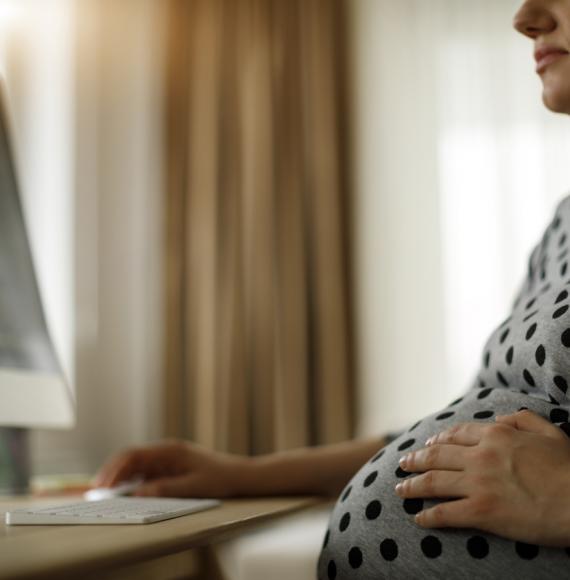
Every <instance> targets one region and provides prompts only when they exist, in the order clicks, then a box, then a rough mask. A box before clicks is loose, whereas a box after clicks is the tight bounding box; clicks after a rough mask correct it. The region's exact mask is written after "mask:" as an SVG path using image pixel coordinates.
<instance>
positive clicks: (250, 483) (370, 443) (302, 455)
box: [236, 437, 386, 497]
mask: <svg viewBox="0 0 570 580" xmlns="http://www.w3.org/2000/svg"><path fill="white" fill-rule="evenodd" d="M385 445H386V439H385V437H374V438H371V439H357V440H351V441H343V442H342V443H335V444H332V445H321V446H318V447H303V448H300V449H293V450H289V451H280V452H277V453H270V454H267V455H261V456H256V457H248V458H244V463H243V465H242V466H241V469H240V473H239V476H238V478H237V488H236V493H237V494H238V495H242V496H258V495H279V494H283V495H287V494H316V495H325V496H335V497H336V496H337V495H338V494H339V493H340V492H341V491H342V490H343V489H344V487H345V485H346V484H347V483H348V481H349V480H350V479H351V477H352V476H353V475H354V474H355V473H356V472H357V471H358V469H359V468H360V467H361V466H362V465H363V464H364V463H365V462H366V461H367V460H369V459H371V458H372V456H373V455H374V454H375V453H376V452H377V451H379V450H380V449H381V448H382V447H384V446H385Z"/></svg>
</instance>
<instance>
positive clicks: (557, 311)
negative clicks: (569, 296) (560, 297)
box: [552, 305, 568, 318]
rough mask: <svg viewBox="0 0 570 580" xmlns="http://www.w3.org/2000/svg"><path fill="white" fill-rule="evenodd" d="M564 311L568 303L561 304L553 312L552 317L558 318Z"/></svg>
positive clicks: (566, 309) (566, 310)
mask: <svg viewBox="0 0 570 580" xmlns="http://www.w3.org/2000/svg"><path fill="white" fill-rule="evenodd" d="M566 312H568V305H565V306H561V307H560V308H558V310H556V311H555V312H554V314H553V315H552V318H560V317H561V316H562V315H563V314H566Z"/></svg>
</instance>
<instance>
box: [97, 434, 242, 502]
mask: <svg viewBox="0 0 570 580" xmlns="http://www.w3.org/2000/svg"><path fill="white" fill-rule="evenodd" d="M245 459H246V458H245V457H242V456H239V455H231V454H228V453H221V452H215V451H210V450H208V449H206V448H205V447H202V446H201V445H198V444H196V443H191V442H188V441H180V440H166V441H164V442H161V443H158V444H156V445H151V446H147V447H138V448H132V449H127V450H125V451H123V452H121V453H118V454H117V455H115V456H114V457H112V458H111V459H110V460H109V461H107V462H106V463H105V464H104V465H103V467H102V468H101V469H100V470H99V472H98V474H97V475H96V477H95V480H94V486H96V487H113V486H116V485H118V484H119V483H121V482H124V481H129V480H132V479H136V478H142V479H144V483H142V484H141V485H140V487H138V488H137V489H136V491H135V492H134V493H133V495H136V496H149V497H216V498H221V497H231V496H232V495H236V490H237V485H238V480H239V477H240V473H241V471H242V470H243V467H244V464H245Z"/></svg>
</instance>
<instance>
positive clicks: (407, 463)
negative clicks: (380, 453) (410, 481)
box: [400, 444, 466, 472]
mask: <svg viewBox="0 0 570 580" xmlns="http://www.w3.org/2000/svg"><path fill="white" fill-rule="evenodd" d="M465 451H466V448H465V447H464V446H462V445H445V444H436V445H431V446H429V447H424V448H423V449H418V450H417V451H412V452H410V453H408V454H407V455H403V456H402V457H401V458H400V467H401V468H402V469H405V470H406V471H409V472H415V471H427V470H428V469H445V470H449V471H462V470H463V469H465V465H466V457H465Z"/></svg>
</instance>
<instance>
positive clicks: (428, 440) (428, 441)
mask: <svg viewBox="0 0 570 580" xmlns="http://www.w3.org/2000/svg"><path fill="white" fill-rule="evenodd" d="M432 443H433V435H432V436H431V437H429V438H428V439H426V442H425V445H426V447H427V446H428V445H431V444H432Z"/></svg>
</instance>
